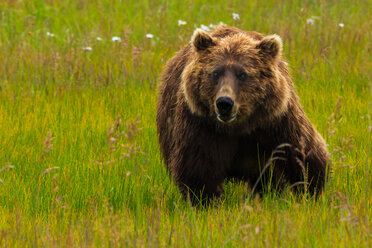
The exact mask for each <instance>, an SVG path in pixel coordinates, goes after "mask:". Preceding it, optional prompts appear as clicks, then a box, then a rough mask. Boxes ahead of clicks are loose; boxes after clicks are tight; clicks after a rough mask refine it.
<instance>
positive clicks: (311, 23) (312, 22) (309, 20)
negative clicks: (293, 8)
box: [306, 18, 315, 25]
mask: <svg viewBox="0 0 372 248" xmlns="http://www.w3.org/2000/svg"><path fill="white" fill-rule="evenodd" d="M306 23H307V24H310V25H314V23H315V21H314V19H311V18H309V19H307V20H306Z"/></svg>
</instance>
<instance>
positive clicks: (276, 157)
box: [251, 143, 291, 196]
mask: <svg viewBox="0 0 372 248" xmlns="http://www.w3.org/2000/svg"><path fill="white" fill-rule="evenodd" d="M286 147H291V145H290V144H288V143H283V144H281V145H278V146H277V147H276V148H275V149H274V150H273V151H272V153H271V155H270V158H269V160H268V161H267V162H266V164H265V166H264V168H263V169H262V171H261V174H260V176H259V177H258V179H257V181H256V183H255V184H254V185H253V187H252V190H251V196H252V195H253V193H254V191H255V190H256V188H257V186H258V184H259V182H260V181H261V179H262V176H263V175H264V173H265V172H266V170H267V169H268V168H269V167H271V166H274V162H275V161H276V160H285V158H283V157H281V156H280V154H285V150H284V149H285V148H286Z"/></svg>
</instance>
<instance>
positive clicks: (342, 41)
mask: <svg viewBox="0 0 372 248" xmlns="http://www.w3.org/2000/svg"><path fill="white" fill-rule="evenodd" d="M371 6H372V1H371V0H365V1H362V0H360V1H346V0H341V1H335V0H332V1H274V0H268V1H258V0H254V1H221V0H215V1H213V2H211V3H209V4H206V3H205V2H204V1H200V0H195V1H147V0H136V1H132V0H128V1H119V0H115V1H108V0H100V1H98V0H95V1H83V0H79V1H75V0H66V1H62V0H53V1H52V0H29V1H16V0H5V1H1V2H0V247H24V246H26V247H29V246H33V247H61V246H62V247H66V246H67V247H70V246H84V247H100V246H105V247H127V246H129V247H138V246H139V247H148V246H154V247H212V246H213V247H261V246H263V247H278V246H281V247H298V246H300V247H304V246H305V247H368V246H369V247H371V246H372V241H371V238H372V221H371V220H372V201H371V192H372V171H371V166H370V164H371V129H372V124H371V119H370V115H371V107H372V105H371V103H372V98H371V95H372V86H371V85H372V74H371V73H372V71H371V68H372V43H371V40H372V32H371V31H370V30H372V12H371V11H370V7H371ZM233 13H236V14H239V16H238V17H237V16H236V15H235V16H233ZM233 17H235V18H233ZM179 20H182V21H184V22H186V23H184V22H180V24H181V25H179ZM220 22H223V23H225V24H227V25H231V26H237V27H239V28H242V29H246V30H255V31H258V32H261V33H264V34H272V33H276V34H278V35H280V36H281V37H282V39H283V42H284V56H285V57H286V59H287V61H288V63H289V67H290V70H291V74H292V77H293V79H294V82H295V84H296V90H297V93H298V95H299V96H300V102H301V104H302V105H303V107H304V109H305V111H306V113H307V115H308V117H309V119H310V120H311V121H312V122H313V123H314V125H315V126H316V127H317V129H318V130H319V132H320V133H321V134H322V135H323V137H324V138H325V139H326V141H327V143H328V144H329V151H330V153H331V156H332V163H333V164H332V167H333V169H332V177H331V179H330V181H329V182H328V184H327V187H326V192H325V193H324V194H323V195H322V197H320V198H319V199H318V200H315V199H314V198H312V197H310V196H308V195H304V196H295V195H293V194H292V193H290V192H285V193H283V194H280V195H277V194H275V193H267V194H265V195H264V196H263V198H257V197H254V196H251V195H250V190H249V188H248V187H247V185H244V184H240V183H232V182H228V183H226V184H225V194H224V195H223V196H222V198H221V199H220V200H218V201H215V202H214V204H213V205H212V206H208V207H202V206H200V207H197V208H194V207H191V206H190V204H188V203H187V202H185V201H183V200H182V198H181V195H180V193H179V192H178V189H177V187H176V186H175V185H174V184H173V182H172V180H171V179H170V178H169V176H168V174H167V172H166V170H165V167H164V165H163V163H162V161H161V156H160V152H159V148H158V143H157V136H156V125H155V106H156V101H157V94H156V87H157V85H158V83H159V80H158V78H159V75H160V73H161V69H162V67H163V66H164V64H165V62H166V61H167V60H168V59H169V58H171V57H172V56H173V55H174V54H175V52H176V51H178V50H179V49H180V48H181V47H182V46H184V45H185V44H186V43H187V42H188V41H189V40H190V37H191V35H192V33H193V30H194V29H195V28H196V27H200V26H201V25H202V24H203V25H206V26H209V25H210V24H219V23H220ZM149 34H152V36H151V35H149ZM113 37H118V38H116V39H115V38H114V39H113ZM119 38H120V40H119Z"/></svg>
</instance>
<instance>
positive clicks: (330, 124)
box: [326, 96, 342, 139]
mask: <svg viewBox="0 0 372 248" xmlns="http://www.w3.org/2000/svg"><path fill="white" fill-rule="evenodd" d="M341 100H342V97H341V96H340V97H339V98H338V100H337V103H336V108H335V111H334V112H333V113H332V114H331V115H330V116H329V118H328V121H327V125H326V132H327V137H328V139H331V138H332V136H333V135H335V133H336V130H337V128H338V127H339V125H340V123H341V121H342V114H341V113H340V112H341Z"/></svg>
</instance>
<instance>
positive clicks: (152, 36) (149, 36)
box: [146, 34, 154, 39]
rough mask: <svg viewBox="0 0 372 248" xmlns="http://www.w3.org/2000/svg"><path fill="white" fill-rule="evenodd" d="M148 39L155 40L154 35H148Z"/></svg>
mask: <svg viewBox="0 0 372 248" xmlns="http://www.w3.org/2000/svg"><path fill="white" fill-rule="evenodd" d="M146 38H148V39H152V38H154V35H153V34H146Z"/></svg>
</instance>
